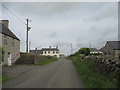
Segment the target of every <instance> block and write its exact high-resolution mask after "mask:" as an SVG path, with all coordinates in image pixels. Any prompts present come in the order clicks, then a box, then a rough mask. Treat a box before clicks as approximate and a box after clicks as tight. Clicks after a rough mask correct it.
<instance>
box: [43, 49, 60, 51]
mask: <svg viewBox="0 0 120 90" xmlns="http://www.w3.org/2000/svg"><path fill="white" fill-rule="evenodd" d="M41 50H42V51H59V49H58V48H42V49H41Z"/></svg>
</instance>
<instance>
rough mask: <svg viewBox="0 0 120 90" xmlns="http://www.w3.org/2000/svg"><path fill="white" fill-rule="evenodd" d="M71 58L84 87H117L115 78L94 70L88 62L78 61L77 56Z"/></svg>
mask: <svg viewBox="0 0 120 90" xmlns="http://www.w3.org/2000/svg"><path fill="white" fill-rule="evenodd" d="M79 59H80V58H79ZM71 60H72V62H73V64H74V65H75V67H76V69H77V72H78V74H79V76H80V78H81V79H82V81H83V84H84V85H85V87H86V88H117V82H116V81H115V80H110V79H109V76H108V75H107V76H105V75H103V74H101V73H99V72H96V71H95V69H94V68H93V67H91V64H90V63H89V62H87V61H84V60H82V61H78V58H75V57H74V58H72V59H71Z"/></svg>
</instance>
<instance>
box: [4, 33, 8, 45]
mask: <svg viewBox="0 0 120 90" xmlns="http://www.w3.org/2000/svg"><path fill="white" fill-rule="evenodd" d="M4 44H5V45H7V36H6V35H4Z"/></svg>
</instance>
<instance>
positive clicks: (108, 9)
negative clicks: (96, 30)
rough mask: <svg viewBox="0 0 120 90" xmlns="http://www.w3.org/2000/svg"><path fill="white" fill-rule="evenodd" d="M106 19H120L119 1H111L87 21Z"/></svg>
mask: <svg viewBox="0 0 120 90" xmlns="http://www.w3.org/2000/svg"><path fill="white" fill-rule="evenodd" d="M104 19H111V20H117V19H118V6H117V3H115V2H114V3H109V4H106V5H105V6H103V8H101V9H100V11H99V12H96V13H95V14H93V15H92V16H90V17H89V18H87V19H84V20H85V21H101V20H104Z"/></svg>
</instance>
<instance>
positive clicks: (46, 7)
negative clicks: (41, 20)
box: [4, 2, 77, 17]
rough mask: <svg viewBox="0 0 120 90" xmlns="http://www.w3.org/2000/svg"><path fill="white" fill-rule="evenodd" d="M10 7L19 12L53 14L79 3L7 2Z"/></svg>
mask: <svg viewBox="0 0 120 90" xmlns="http://www.w3.org/2000/svg"><path fill="white" fill-rule="evenodd" d="M4 4H5V5H6V6H8V7H10V8H16V9H17V11H18V13H19V12H20V13H22V14H27V15H36V16H37V15H38V16H43V17H44V16H52V15H53V14H61V13H63V12H66V11H69V10H70V9H72V7H74V6H76V5H77V3H70V2H17V3H16V2H13V3H12V2H6V3H4Z"/></svg>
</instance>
